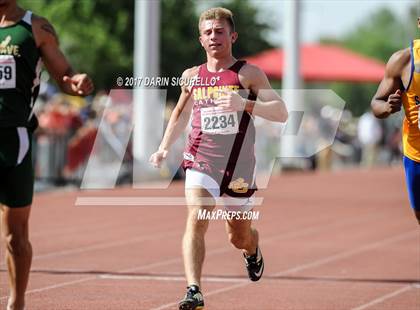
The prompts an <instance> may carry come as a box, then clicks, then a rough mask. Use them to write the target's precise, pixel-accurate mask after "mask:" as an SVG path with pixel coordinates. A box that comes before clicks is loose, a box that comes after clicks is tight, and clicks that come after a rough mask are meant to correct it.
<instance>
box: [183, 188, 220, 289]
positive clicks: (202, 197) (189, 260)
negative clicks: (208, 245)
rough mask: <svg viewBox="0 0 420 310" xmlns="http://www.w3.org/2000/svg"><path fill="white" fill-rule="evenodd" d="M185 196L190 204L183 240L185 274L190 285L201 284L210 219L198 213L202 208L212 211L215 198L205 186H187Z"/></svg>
mask: <svg viewBox="0 0 420 310" xmlns="http://www.w3.org/2000/svg"><path fill="white" fill-rule="evenodd" d="M185 196H186V199H187V204H188V216H187V223H186V227H185V233H184V238H183V241H182V252H183V256H184V267H185V275H186V278H187V283H188V285H198V286H200V285H201V283H200V281H201V270H202V267H203V262H204V256H205V243H204V235H205V233H206V231H207V227H208V225H209V221H208V220H204V219H198V214H199V211H200V210H206V211H208V212H211V211H212V210H213V209H214V199H213V197H212V195H211V194H210V193H209V192H208V191H207V190H206V189H204V188H187V189H185Z"/></svg>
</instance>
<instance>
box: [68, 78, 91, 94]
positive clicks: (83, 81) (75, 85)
mask: <svg viewBox="0 0 420 310" xmlns="http://www.w3.org/2000/svg"><path fill="white" fill-rule="evenodd" d="M63 82H64V83H66V84H68V85H69V87H70V89H71V90H72V91H73V92H74V93H75V94H77V95H79V96H87V95H89V94H90V93H91V92H92V91H93V82H92V80H91V79H90V77H89V76H88V75H87V74H85V73H78V74H75V75H73V76H71V77H70V76H68V75H65V76H63Z"/></svg>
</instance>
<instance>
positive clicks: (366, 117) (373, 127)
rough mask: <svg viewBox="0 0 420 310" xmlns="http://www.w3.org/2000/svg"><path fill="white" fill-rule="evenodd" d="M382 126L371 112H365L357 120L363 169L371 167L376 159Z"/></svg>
mask: <svg viewBox="0 0 420 310" xmlns="http://www.w3.org/2000/svg"><path fill="white" fill-rule="evenodd" d="M382 135H383V132H382V126H381V124H380V123H379V121H378V120H377V119H376V118H375V116H374V115H373V114H372V112H370V111H367V112H365V113H364V114H363V115H362V116H361V117H360V119H359V124H358V126H357V137H358V139H359V141H360V145H361V147H362V161H361V165H362V166H363V167H372V166H373V165H375V163H376V162H377V159H378V153H379V143H380V141H381V139H382Z"/></svg>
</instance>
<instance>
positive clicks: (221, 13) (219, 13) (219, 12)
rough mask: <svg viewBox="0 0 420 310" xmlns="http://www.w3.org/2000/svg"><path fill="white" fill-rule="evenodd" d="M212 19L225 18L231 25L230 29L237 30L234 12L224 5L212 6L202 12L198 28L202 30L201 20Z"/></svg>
mask: <svg viewBox="0 0 420 310" xmlns="http://www.w3.org/2000/svg"><path fill="white" fill-rule="evenodd" d="M212 19H225V20H226V21H227V22H228V24H229V26H230V30H231V31H232V32H235V23H234V22H233V14H232V12H231V11H230V10H228V9H225V8H222V7H218V8H211V9H208V10H206V11H204V12H203V13H201V15H200V19H199V20H198V29H199V30H200V25H201V22H203V21H205V20H212Z"/></svg>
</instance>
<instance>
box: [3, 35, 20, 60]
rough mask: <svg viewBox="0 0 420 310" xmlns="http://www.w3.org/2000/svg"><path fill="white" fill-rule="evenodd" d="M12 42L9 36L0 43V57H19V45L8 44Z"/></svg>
mask: <svg viewBox="0 0 420 310" xmlns="http://www.w3.org/2000/svg"><path fill="white" fill-rule="evenodd" d="M10 41H12V37H11V36H7V37H6V38H5V39H4V40H3V41H2V42H0V55H13V56H16V57H20V54H19V45H14V44H10Z"/></svg>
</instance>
